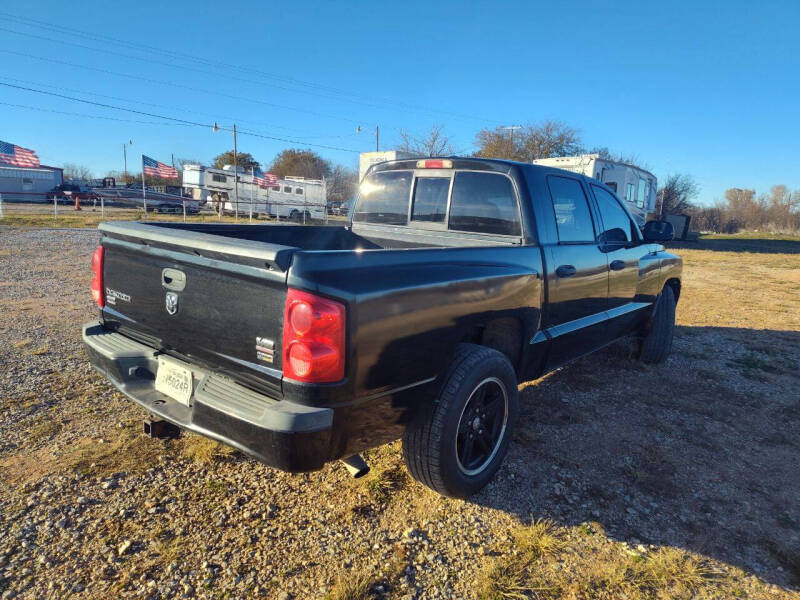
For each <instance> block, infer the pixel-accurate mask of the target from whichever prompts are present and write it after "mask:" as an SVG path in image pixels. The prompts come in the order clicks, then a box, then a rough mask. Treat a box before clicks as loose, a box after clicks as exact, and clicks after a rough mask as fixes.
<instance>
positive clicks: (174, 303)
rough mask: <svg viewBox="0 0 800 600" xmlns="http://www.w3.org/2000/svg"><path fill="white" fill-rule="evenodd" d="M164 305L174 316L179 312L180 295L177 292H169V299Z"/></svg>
mask: <svg viewBox="0 0 800 600" xmlns="http://www.w3.org/2000/svg"><path fill="white" fill-rule="evenodd" d="M164 303H165V305H166V307H167V312H168V313H169V314H171V315H174V314H175V313H176V312H178V294H176V293H175V292H167V297H166V298H164Z"/></svg>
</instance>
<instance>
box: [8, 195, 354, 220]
mask: <svg viewBox="0 0 800 600" xmlns="http://www.w3.org/2000/svg"><path fill="white" fill-rule="evenodd" d="M272 204H273V205H274V206H277V205H278V204H280V205H281V206H285V208H284V210H280V209H279V210H276V211H275V214H272V215H270V214H269V212H270V210H269V209H268V210H266V211H258V210H257V211H256V212H254V208H253V206H252V205H245V206H240V207H238V210H237V207H232V206H231V204H230V203H228V204H223V203H219V204H217V205H215V206H214V205H210V204H209V205H207V206H198V204H197V201H195V200H191V199H189V198H187V199H185V200H184V201H180V202H170V203H168V204H167V203H161V204H156V203H152V202H148V204H147V209H146V210H145V207H144V205H143V204H139V203H124V204H123V203H119V202H114V201H108V200H107V199H106V198H104V197H102V196H100V197H98V198H96V199H89V200H84V199H81V200H79V201H78V203H77V204H76V202H75V200H73V199H67V198H63V197H62V198H48V199H38V198H37V199H31V200H26V201H21V200H19V199H16V198H15V199H14V200H8V199H4V198H3V196H2V194H0V225H20V226H40V227H47V226H53V227H90V226H94V225H96V224H98V223H100V222H101V221H144V220H146V221H183V222H224V223H262V224H263V223H285V222H294V223H305V224H310V223H320V222H324V223H328V221H329V219H330V220H332V221H339V220H341V219H342V217H337V216H333V215H330V216H329V215H328V214H327V210H324V211H323V213H324V217H323V218H322V219H314V218H312V216H311V215H312V214H318V213H319V211H318V210H313V209H318V208H319V207H318V205H313V204H311V203H307V202H301V201H300V202H287V203H284V202H281V203H277V202H276V203H272ZM290 207H291V208H292V210H291V212H292V214H293V218H291V219H290V218H289V217H287V216H283V217H281V216H280V214H281V212H284V213H285V212H287V209H288V208H290Z"/></svg>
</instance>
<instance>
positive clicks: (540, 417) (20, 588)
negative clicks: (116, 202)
mask: <svg viewBox="0 0 800 600" xmlns="http://www.w3.org/2000/svg"><path fill="white" fill-rule="evenodd" d="M97 240H98V234H97V233H96V232H95V231H91V230H22V229H8V228H0V273H1V274H2V277H0V344H1V345H2V352H0V433H1V435H0V482H2V484H1V485H0V598H2V600H6V599H7V598H37V599H38V598H63V597H83V598H105V597H108V598H119V597H125V598H145V597H147V598H154V599H155V598H172V597H185V598H194V597H197V598H250V597H257V598H284V599H285V598H317V597H325V596H326V594H327V595H329V596H330V597H332V598H334V597H336V598H338V597H342V598H344V596H336V594H338V593H340V589H341V584H342V582H345V581H349V580H352V579H356V578H357V576H358V575H359V574H365V576H366V577H368V578H369V595H370V597H375V598H403V599H410V598H450V597H459V598H470V597H475V596H476V595H477V593H478V592H477V587H476V586H477V585H478V584H477V583H476V581H477V580H478V579H479V576H480V571H481V569H482V565H485V564H486V563H487V561H492V560H494V561H497V560H500V561H502V560H503V559H504V557H507V556H511V555H513V554H514V552H515V550H514V548H513V544H512V532H513V530H514V528H515V527H518V526H519V525H520V524H526V523H530V522H531V521H533V520H535V519H550V520H552V522H553V523H555V524H557V525H558V526H560V527H564V528H565V531H567V532H568V533H567V534H566V535H568V536H569V539H570V547H571V550H570V551H572V552H576V553H580V552H582V551H588V550H586V549H587V548H588V547H589V546H588V545H586V544H585V543H584V542H582V541H581V536H582V535H589V534H588V533H586V532H596V531H600V532H602V535H604V536H605V537H604V538H603V539H602V542H603V543H604V544H618V545H620V547H622V548H630V549H634V550H633V551H635V552H640V553H643V554H647V553H648V552H653V551H655V550H657V549H658V548H661V547H675V548H680V549H684V550H686V551H687V552H689V553H692V554H693V555H698V556H700V557H701V558H702V560H704V561H706V562H707V563H708V564H710V565H712V566H713V568H714V569H715V570H716V572H718V573H720V574H724V576H725V578H726V580H727V581H732V582H735V584H736V587H735V589H736V590H737V591H736V594H737V595H739V596H740V597H753V598H762V597H763V598H772V597H776V598H778V597H786V598H789V597H797V596H796V595H795V594H796V591H797V589H798V587H797V586H798V579H797V578H798V577H800V506H799V505H800V502H798V498H800V442H798V437H797V432H798V431H800V394H798V391H797V390H798V384H800V379H799V378H798V358H800V317H798V306H799V304H798V301H797V297H798V291H797V290H798V288H797V287H786V286H783V287H782V286H780V285H778V283H780V281H786V280H789V281H790V282H792V281H794V282H796V283H800V281H797V276H796V273H797V272H798V270H799V269H798V266H800V264H798V262H799V261H798V260H797V258H796V257H795V255H791V256H790V255H786V256H788V258H787V259H785V260H784V259H781V258H780V257H775V256H774V255H770V256H769V257H768V258H769V260H773V259H774V260H775V261H777V262H776V263H775V264H772V263H770V264H769V265H767V266H763V265H762V266H758V265H759V264H760V263H755V262H754V263H753V267H752V268H753V269H759V272H766V273H767V274H769V273H771V272H772V271H775V273H776V274H775V276H774V277H773V278H772V279H774V280H775V281H776V282H778V283H775V287H774V290H772V291H770V295H771V296H772V298H773V299H775V301H776V302H778V303H779V305H780V306H784V308H782V309H778V308H775V309H774V310H772V312H771V313H770V315H766V314H764V313H759V312H758V311H759V308H758V306H754V305H753V302H752V301H751V300H752V293H751V290H748V289H747V287H746V286H744V287H736V285H733V284H731V285H730V286H729V287H727V288H725V289H724V290H720V292H724V295H725V297H726V299H723V300H722V302H723V303H724V302H727V303H728V304H724V305H723V306H722V307H720V306H710V305H708V304H706V303H705V302H706V300H707V299H708V297H709V296H708V295H707V294H706V293H705V292H704V291H703V289H702V288H701V285H700V284H699V283H698V284H697V285H696V286H695V288H696V289H695V291H691V290H690V289H689V288H688V285H687V290H685V291H684V297H682V298H681V303H680V304H679V315H678V322H679V327H678V329H677V332H676V339H675V346H674V349H673V355H672V356H671V358H670V359H669V361H668V362H667V363H666V364H665V365H660V366H656V367H649V366H645V365H642V364H639V363H637V362H635V361H633V360H632V359H631V358H630V357H629V355H628V348H627V346H626V345H625V344H618V345H617V346H615V347H613V348H611V349H609V350H607V351H604V352H602V353H600V354H598V355H596V356H593V357H591V358H588V359H584V360H581V361H579V362H578V363H576V364H574V365H572V366H570V367H568V368H565V369H562V370H560V371H558V372H556V373H554V374H552V375H550V376H549V377H546V378H544V379H543V380H541V381H538V382H535V383H533V384H526V385H524V386H523V387H522V390H523V391H522V408H523V410H522V412H523V418H522V425H521V426H520V428H519V433H518V436H517V439H516V441H515V443H514V444H512V449H511V452H510V455H509V457H508V460H507V461H506V463H505V465H504V467H503V468H502V469H501V471H500V472H499V474H498V476H497V478H496V479H495V481H494V482H493V483H491V484H490V485H489V486H488V487H487V488H486V490H484V491H483V492H482V493H481V494H479V495H478V496H477V497H475V498H473V499H471V500H470V501H468V502H464V501H455V500H449V499H445V498H441V497H439V496H437V495H435V494H433V493H432V492H429V491H428V490H426V489H425V488H423V487H421V486H419V485H418V484H416V483H415V482H413V481H412V480H410V479H409V478H408V476H407V475H406V474H405V471H404V469H403V467H402V460H401V458H400V453H399V445H398V444H397V443H395V444H391V445H388V446H385V447H382V448H379V449H376V450H374V451H372V452H370V453H368V459H369V461H370V463H371V464H372V466H373V471H372V473H371V474H370V475H369V476H368V477H366V478H364V479H361V480H352V479H350V478H349V477H348V476H347V475H346V473H345V471H344V469H343V468H342V467H341V466H339V465H328V466H327V467H326V468H325V469H324V470H322V471H320V472H318V473H312V474H304V475H289V474H285V473H282V472H279V471H275V470H272V469H269V468H267V467H265V466H263V465H261V464H258V463H256V462H254V461H251V460H249V459H247V458H245V457H243V456H241V455H239V454H238V453H235V452H231V451H228V450H226V449H225V448H223V447H221V446H218V445H216V444H212V443H210V442H207V441H206V440H204V439H203V438H200V437H198V436H194V435H187V436H184V437H182V438H181V439H178V440H169V441H161V440H150V439H147V438H144V437H143V436H140V435H138V432H139V429H140V427H141V425H140V423H141V419H142V417H143V414H142V413H141V411H139V410H138V409H137V408H135V407H134V406H133V404H132V403H131V402H130V401H127V400H125V399H124V398H123V397H122V396H121V395H120V394H118V393H116V392H115V391H113V390H112V388H111V387H110V386H109V385H108V384H107V383H105V382H104V381H103V380H102V378H100V377H99V376H97V375H96V374H94V373H93V372H92V371H91V369H90V368H89V366H88V363H87V361H86V358H85V356H84V353H83V349H82V346H81V341H80V331H79V327H80V324H81V323H83V322H84V321H87V320H90V319H91V318H93V317H94V316H95V314H96V312H95V310H93V308H92V303H91V298H90V295H89V288H88V285H89V277H90V273H89V259H90V256H91V252H92V250H93V248H94V247H95V245H96V243H97ZM687 255H688V256H689V258H688V259H687V280H688V281H691V280H692V279H690V278H691V277H694V278H696V280H697V281H698V282H699V281H701V280H702V281H705V282H706V284H707V285H709V286H714V285H716V286H719V285H720V281H723V280H724V278H725V277H731V276H732V274H730V273H728V274H726V271H725V269H724V268H723V267H718V266H717V263H719V262H720V259H719V257H721V256H722V253H712V252H702V251H699V250H698V251H689V252H687ZM707 255H708V256H707ZM715 255H716V256H715ZM779 259H780V260H779ZM731 260H733V259H731ZM787 265H788V266H787ZM790 268H791V269H793V270H791V271H790ZM770 269H772V271H770ZM782 269H783V270H782ZM772 279H771V280H770V284H772V283H774V282H773V281H772ZM726 281H727V280H726ZM724 285H727V284H724ZM709 293H710V292H709ZM780 303H783V304H780ZM761 310H762V311H763V309H761ZM731 311H739V312H740V313H741V314H740V318H741V319H742V322H741V323H737V322H733V321H731V318H732V317H731V316H730V312H731ZM781 311H783V312H781ZM772 313H774V314H772ZM779 313H780V314H779ZM753 314H757V316H758V317H757V318H754V317H753ZM771 319H772V320H771ZM773 321H774V322H773ZM745 323H749V325H745ZM751 327H758V329H751ZM337 582H338V583H337ZM720 589H722V588H720ZM725 589H728V588H725ZM730 589H733V588H730ZM354 597H358V596H354ZM588 597H594V596H588ZM702 597H720V598H722V597H729V596H728V595H727V593H725V592H719V593H718V594H717V595H716V596H713V594H712V595H711V596H702Z"/></svg>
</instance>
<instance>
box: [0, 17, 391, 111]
mask: <svg viewBox="0 0 800 600" xmlns="http://www.w3.org/2000/svg"><path fill="white" fill-rule="evenodd" d="M0 31H3V32H6V33H13V34H15V35H21V36H26V37H31V38H34V39H38V40H44V41H47V42H56V43H58V44H64V45H67V46H73V47H75V48H83V49H84V50H91V51H92V52H102V53H103V54H110V55H113V56H120V57H122V58H128V59H132V60H139V61H142V62H145V63H148V64H156V65H161V66H165V67H170V68H176V67H177V68H180V69H186V70H189V71H194V72H195V73H200V74H202V75H213V76H216V77H227V78H228V79H232V80H234V81H241V82H243V83H251V84H257V85H264V86H269V87H273V88H276V89H279V90H284V91H288V92H295V93H301V94H309V95H311V96H316V97H319V98H325V99H327V100H331V99H334V100H345V101H347V102H354V103H356V104H362V105H364V106H369V107H371V108H384V107H381V106H380V105H378V104H373V103H370V102H364V101H360V100H354V99H350V98H343V97H337V96H331V95H330V94H325V93H319V92H313V91H309V90H297V89H292V88H288V87H285V86H281V85H276V84H270V83H264V82H256V81H253V80H252V79H246V78H244V77H237V76H236V75H230V74H228V73H215V72H212V71H208V70H206V69H198V68H196V67H187V66H185V65H184V66H179V67H178V66H177V65H175V63H170V62H165V61H162V60H155V59H153V58H152V57H143V56H133V55H131V54H125V53H124V52H116V51H114V50H109V49H102V50H101V49H99V48H93V47H92V46H87V45H85V44H78V43H76V42H69V41H66V40H61V39H52V38H48V37H45V36H41V35H35V34H33V33H22V32H20V31H14V30H13V29H6V28H5V27H0Z"/></svg>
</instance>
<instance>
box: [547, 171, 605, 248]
mask: <svg viewBox="0 0 800 600" xmlns="http://www.w3.org/2000/svg"><path fill="white" fill-rule="evenodd" d="M547 187H548V189H549V190H550V197H551V199H552V201H553V211H554V213H555V217H556V229H557V230H558V241H559V242H561V243H569V242H594V241H595V237H594V236H595V234H594V226H593V225H592V215H591V213H590V212H589V203H588V201H587V200H586V194H585V193H584V192H583V186H581V183H580V181H578V180H577V179H572V178H571V177H560V176H558V175H550V176H548V177H547Z"/></svg>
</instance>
